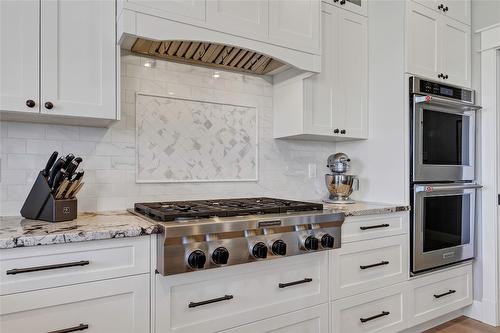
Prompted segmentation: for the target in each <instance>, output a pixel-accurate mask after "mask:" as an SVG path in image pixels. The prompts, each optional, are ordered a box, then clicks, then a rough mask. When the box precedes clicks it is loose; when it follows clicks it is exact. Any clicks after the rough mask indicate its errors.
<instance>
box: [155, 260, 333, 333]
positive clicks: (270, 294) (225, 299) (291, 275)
mask: <svg viewBox="0 0 500 333" xmlns="http://www.w3.org/2000/svg"><path fill="white" fill-rule="evenodd" d="M197 273H200V274H197ZM156 282H157V284H156V285H157V286H156V287H157V295H156V299H157V311H158V314H161V313H170V316H160V315H158V316H157V324H158V325H159V326H158V327H159V328H158V329H161V330H165V327H168V328H169V330H167V331H168V332H190V333H191V332H198V331H202V332H212V331H218V330H222V329H226V328H229V327H233V326H236V325H241V324H245V323H248V322H251V321H256V320H260V319H262V318H266V317H270V316H274V315H278V314H282V313H285V312H289V311H294V310H298V309H301V308H304V307H308V306H313V305H317V304H320V303H322V302H327V301H328V298H327V295H328V293H327V290H328V289H327V286H328V282H327V254H326V252H322V253H312V254H308V255H303V256H298V257H290V258H282V259H279V260H273V261H267V262H256V263H251V264H246V265H239V266H238V267H236V269H235V267H226V268H221V269H218V270H214V271H204V272H195V273H187V274H181V275H177V276H171V277H170V276H169V277H163V276H159V275H157V277H156Z"/></svg>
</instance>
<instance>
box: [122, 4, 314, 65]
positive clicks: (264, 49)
mask: <svg viewBox="0 0 500 333" xmlns="http://www.w3.org/2000/svg"><path fill="white" fill-rule="evenodd" d="M117 34H118V36H117V37H118V38H117V40H118V43H119V44H122V47H124V48H127V49H130V47H131V46H132V45H127V41H130V38H128V37H140V38H144V39H151V40H159V41H160V40H189V41H209V42H214V43H220V44H226V45H232V46H238V47H240V48H244V49H249V50H253V51H257V52H259V53H262V54H265V55H267V56H270V57H272V58H274V59H276V60H279V61H281V62H283V63H286V64H288V65H290V66H292V67H295V68H296V69H299V70H301V71H305V72H313V73H319V72H320V71H321V56H320V55H317V54H310V53H305V52H301V51H297V50H293V49H288V48H285V47H281V46H277V45H273V44H268V43H264V42H260V41H256V40H252V39H248V38H243V37H239V36H234V35H230V34H226V33H222V32H219V31H214V30H210V29H206V28H201V27H197V26H193V25H190V24H186V23H181V22H176V21H172V20H169V19H165V18H159V17H156V16H151V15H146V14H142V13H139V12H134V11H131V10H128V9H123V10H122V13H121V15H120V17H119V19H118V22H117Z"/></svg>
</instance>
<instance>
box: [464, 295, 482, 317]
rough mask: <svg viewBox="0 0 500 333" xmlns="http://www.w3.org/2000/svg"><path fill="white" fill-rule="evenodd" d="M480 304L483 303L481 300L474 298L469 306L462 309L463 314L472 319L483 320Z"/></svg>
mask: <svg viewBox="0 0 500 333" xmlns="http://www.w3.org/2000/svg"><path fill="white" fill-rule="evenodd" d="M482 305H483V303H481V301H476V300H474V301H473V302H472V304H471V305H470V306H469V307H467V308H465V309H464V315H465V316H467V317H469V318H472V319H476V320H479V321H483V310H482Z"/></svg>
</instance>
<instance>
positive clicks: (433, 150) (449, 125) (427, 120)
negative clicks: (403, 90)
mask: <svg viewBox="0 0 500 333" xmlns="http://www.w3.org/2000/svg"><path fill="white" fill-rule="evenodd" d="M468 129H469V117H467V116H462V115H459V114H453V113H447V112H439V111H433V110H429V109H424V110H423V121H422V141H423V142H422V145H423V150H422V162H423V163H424V164H437V165H468V164H469V163H468V151H467V146H466V145H464V144H463V143H464V142H466V143H468V142H469V139H468Z"/></svg>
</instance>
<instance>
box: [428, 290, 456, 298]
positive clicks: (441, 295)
mask: <svg viewBox="0 0 500 333" xmlns="http://www.w3.org/2000/svg"><path fill="white" fill-rule="evenodd" d="M456 292H457V291H456V290H453V289H450V290H449V291H447V292H445V293H444V294H439V295H436V294H434V298H441V297H443V296H448V295H451V294H454V293H456Z"/></svg>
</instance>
